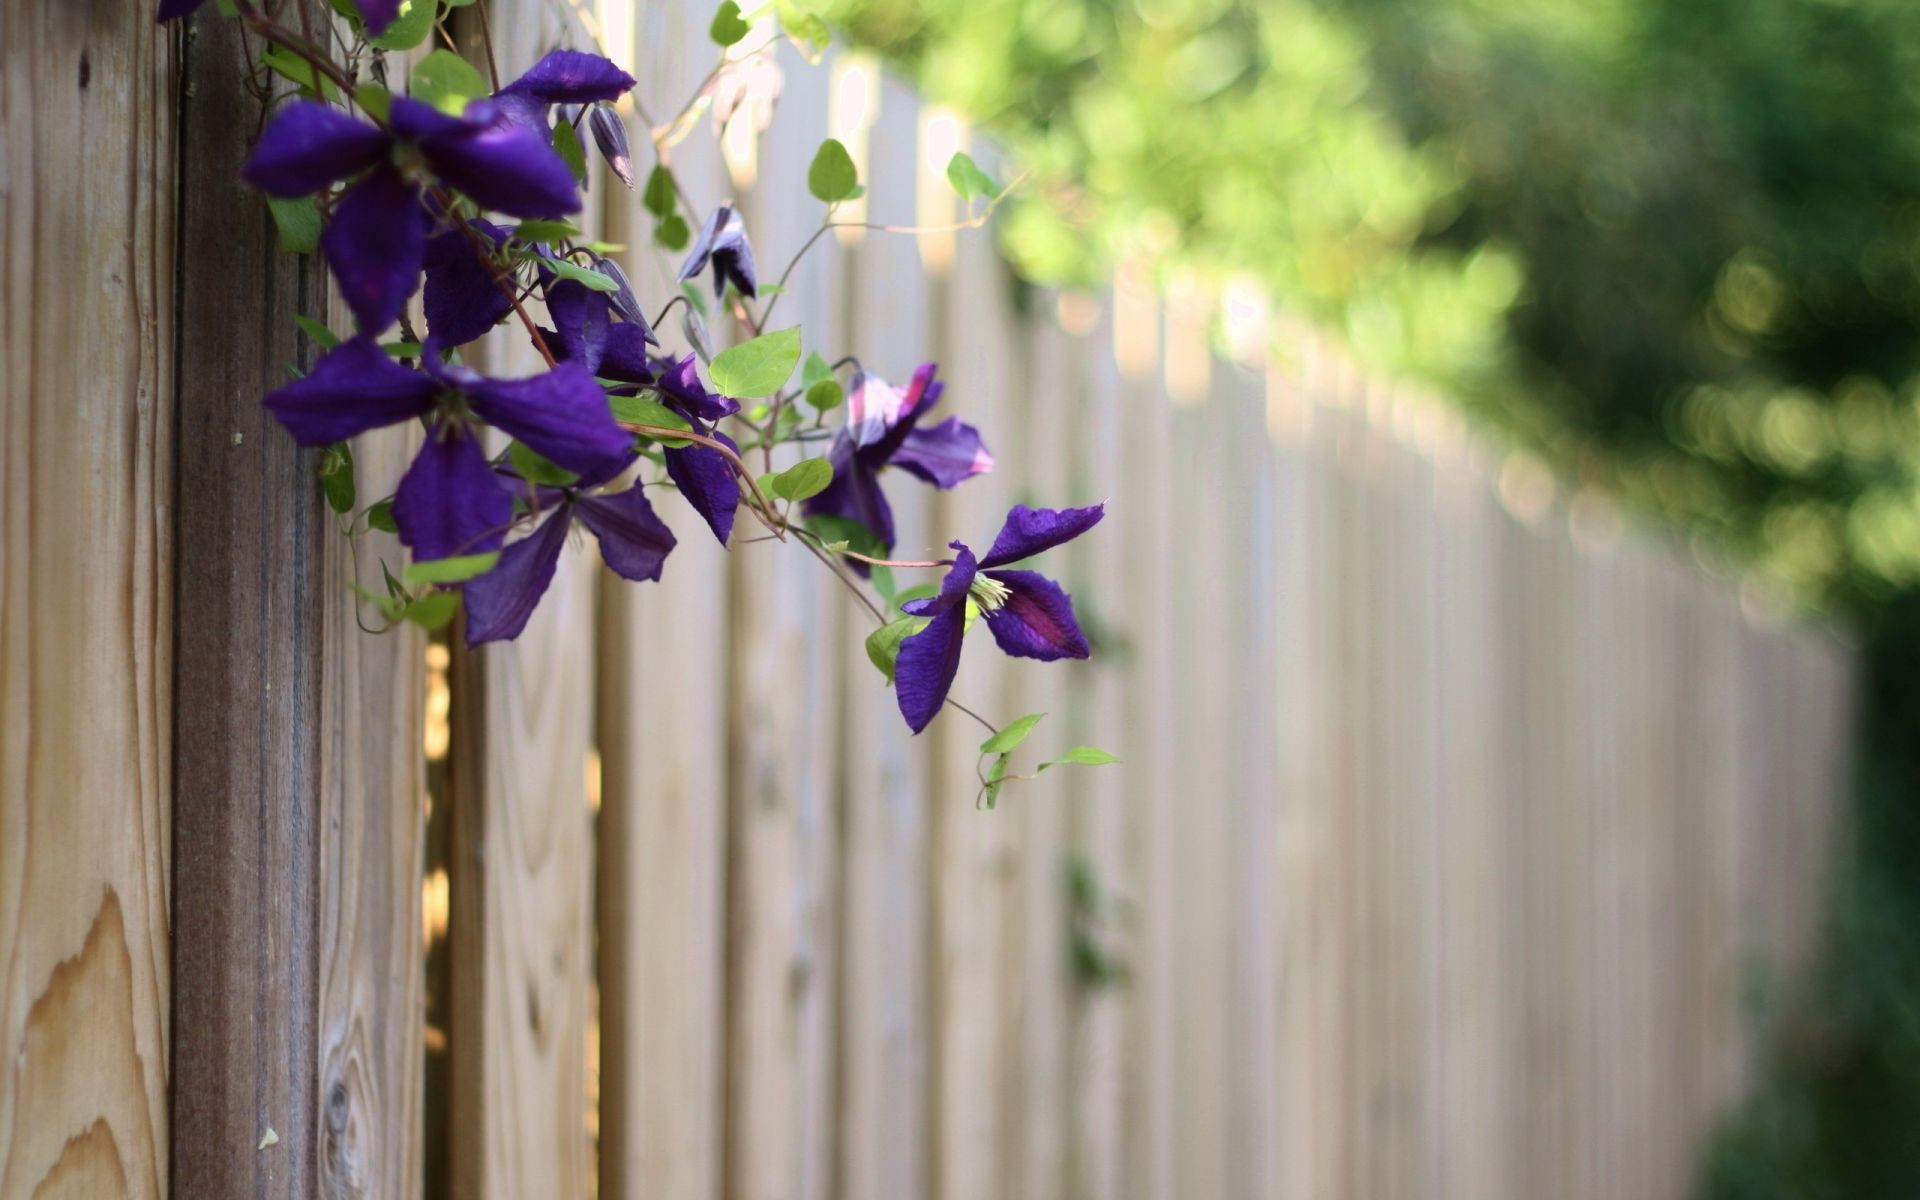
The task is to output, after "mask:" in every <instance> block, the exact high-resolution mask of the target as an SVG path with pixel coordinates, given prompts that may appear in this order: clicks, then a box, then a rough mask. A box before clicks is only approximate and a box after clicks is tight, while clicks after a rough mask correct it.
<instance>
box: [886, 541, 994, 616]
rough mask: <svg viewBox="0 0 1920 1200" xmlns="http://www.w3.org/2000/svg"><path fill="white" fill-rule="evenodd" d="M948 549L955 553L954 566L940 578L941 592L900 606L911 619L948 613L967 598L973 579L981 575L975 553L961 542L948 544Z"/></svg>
mask: <svg viewBox="0 0 1920 1200" xmlns="http://www.w3.org/2000/svg"><path fill="white" fill-rule="evenodd" d="M947 548H948V549H949V550H952V551H953V565H952V566H951V567H948V568H947V573H946V574H945V575H943V576H941V577H940V590H939V592H937V593H935V594H934V595H932V596H929V597H927V598H926V599H924V600H909V601H907V602H906V603H904V604H902V605H901V606H900V611H901V612H903V613H906V614H907V615H908V616H910V617H929V616H932V615H933V614H935V613H943V612H946V611H947V610H948V609H950V608H953V607H955V606H956V605H958V604H959V603H960V602H961V601H962V600H965V599H966V598H967V592H968V591H969V590H970V589H971V588H972V587H973V577H974V576H975V575H976V574H978V573H979V572H978V569H977V564H976V563H975V562H974V561H973V551H971V550H969V549H967V547H966V546H965V545H963V544H961V543H960V542H948V543H947Z"/></svg>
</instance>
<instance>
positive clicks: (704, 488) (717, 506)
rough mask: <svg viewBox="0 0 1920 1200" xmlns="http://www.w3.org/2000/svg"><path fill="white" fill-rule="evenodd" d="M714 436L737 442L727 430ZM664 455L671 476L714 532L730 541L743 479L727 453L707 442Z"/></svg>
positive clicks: (730, 442) (724, 540) (728, 443)
mask: <svg viewBox="0 0 1920 1200" xmlns="http://www.w3.org/2000/svg"><path fill="white" fill-rule="evenodd" d="M713 436H714V437H715V438H716V439H718V440H719V441H722V442H725V443H726V444H727V445H728V446H730V447H731V446H733V444H734V442H733V439H732V438H730V437H728V436H727V435H726V434H724V433H718V432H716V433H715V434H714V435H713ZM662 455H663V456H664V457H665V459H666V462H667V477H668V478H669V479H671V480H673V485H674V486H675V487H677V488H679V489H680V494H681V495H682V496H684V497H685V498H686V501H687V503H688V504H690V505H692V506H693V511H695V512H697V513H699V514H700V518H701V519H702V520H704V521H705V522H706V523H707V528H709V529H711V530H713V536H714V537H716V538H718V539H719V540H720V544H721V545H722V546H724V545H726V544H727V539H728V538H729V537H731V536H733V518H734V514H735V512H736V510H738V509H739V507H740V479H739V476H737V475H735V474H734V471H733V464H732V463H730V462H728V461H727V456H726V455H724V454H722V453H720V452H719V451H718V450H714V449H712V448H710V447H707V446H683V447H681V448H679V449H671V448H669V449H666V450H664V451H662Z"/></svg>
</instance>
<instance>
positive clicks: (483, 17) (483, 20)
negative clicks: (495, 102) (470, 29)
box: [473, 0, 500, 92]
mask: <svg viewBox="0 0 1920 1200" xmlns="http://www.w3.org/2000/svg"><path fill="white" fill-rule="evenodd" d="M473 7H474V11H476V12H478V13H479V14H480V44H481V45H483V46H485V47H486V48H487V75H488V76H489V77H491V78H492V80H493V90H494V91H496V92H497V91H499V90H500V63H499V61H498V60H497V59H495V58H494V56H493V27H492V26H491V25H489V24H488V23H487V0H480V3H478V4H476V5H474V6H473Z"/></svg>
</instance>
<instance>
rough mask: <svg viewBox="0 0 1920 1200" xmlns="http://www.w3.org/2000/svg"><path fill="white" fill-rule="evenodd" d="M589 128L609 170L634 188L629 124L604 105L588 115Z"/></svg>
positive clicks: (594, 108) (598, 106) (597, 106)
mask: <svg viewBox="0 0 1920 1200" xmlns="http://www.w3.org/2000/svg"><path fill="white" fill-rule="evenodd" d="M587 126H588V128H590V129H592V130H593V143H594V145H596V146H598V147H600V157H601V158H604V159H606V160H607V169H608V170H609V171H612V172H613V174H614V178H616V179H618V180H619V181H620V182H621V183H624V184H626V185H627V187H628V188H632V187H633V151H632V149H631V148H630V147H629V146H628V145H627V123H626V122H625V121H622V120H621V119H620V114H619V113H617V112H615V111H614V110H613V109H611V108H609V107H607V106H606V105H604V104H596V105H594V106H593V111H592V112H590V113H588V114H587Z"/></svg>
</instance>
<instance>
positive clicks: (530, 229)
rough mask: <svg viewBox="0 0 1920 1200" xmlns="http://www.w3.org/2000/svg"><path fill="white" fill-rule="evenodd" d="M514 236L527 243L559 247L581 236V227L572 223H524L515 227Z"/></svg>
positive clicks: (537, 221) (536, 221)
mask: <svg viewBox="0 0 1920 1200" xmlns="http://www.w3.org/2000/svg"><path fill="white" fill-rule="evenodd" d="M513 236H514V237H516V238H518V239H519V240H521V241H523V242H527V243H533V242H544V243H546V244H547V245H549V246H558V245H559V244H561V243H562V242H564V241H566V240H567V239H569V238H576V237H579V236H580V227H579V226H577V225H575V224H574V223H573V222H572V221H540V220H535V221H522V222H520V223H519V224H518V225H515V226H514V227H513Z"/></svg>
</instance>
